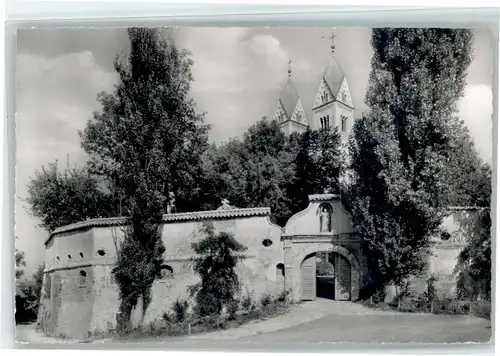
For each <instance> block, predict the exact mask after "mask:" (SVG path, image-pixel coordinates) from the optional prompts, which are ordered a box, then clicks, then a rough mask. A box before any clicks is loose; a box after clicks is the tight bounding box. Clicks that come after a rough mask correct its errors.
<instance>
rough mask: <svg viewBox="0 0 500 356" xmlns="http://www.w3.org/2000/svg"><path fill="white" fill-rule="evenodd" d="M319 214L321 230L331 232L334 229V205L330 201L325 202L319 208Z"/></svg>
mask: <svg viewBox="0 0 500 356" xmlns="http://www.w3.org/2000/svg"><path fill="white" fill-rule="evenodd" d="M318 215H319V231H320V232H331V231H332V215H333V209H332V206H331V205H330V204H328V203H323V204H321V205H320V206H319V208H318Z"/></svg>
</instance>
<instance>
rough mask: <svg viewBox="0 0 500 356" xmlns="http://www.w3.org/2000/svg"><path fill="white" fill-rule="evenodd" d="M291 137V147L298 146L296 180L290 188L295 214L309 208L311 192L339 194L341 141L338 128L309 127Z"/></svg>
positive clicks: (295, 163)
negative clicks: (319, 128)
mask: <svg viewBox="0 0 500 356" xmlns="http://www.w3.org/2000/svg"><path fill="white" fill-rule="evenodd" d="M289 140H290V147H291V149H295V146H297V148H296V149H295V152H296V154H295V159H294V166H295V172H294V179H293V181H291V184H290V186H289V187H288V194H289V195H290V200H291V204H292V212H293V213H296V212H299V211H301V210H303V209H305V208H306V207H307V205H308V204H309V199H308V195H310V194H324V193H337V194H338V193H339V177H340V172H341V169H342V167H341V162H342V159H341V143H340V135H339V133H338V128H334V129H332V130H317V131H311V130H307V131H306V132H304V133H303V134H300V135H297V137H294V136H293V135H292V136H291V137H290V139H289ZM294 141H296V142H297V144H296V145H294Z"/></svg>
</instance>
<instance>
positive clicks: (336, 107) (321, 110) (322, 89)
mask: <svg viewBox="0 0 500 356" xmlns="http://www.w3.org/2000/svg"><path fill="white" fill-rule="evenodd" d="M335 37H336V35H335V33H334V31H332V35H331V36H330V37H329V39H330V40H331V44H330V50H331V54H332V58H331V60H330V63H329V65H328V66H327V67H326V69H325V71H324V72H323V75H322V77H321V78H320V83H319V88H318V91H317V93H316V97H315V100H314V102H313V104H312V107H311V109H310V111H309V112H308V113H307V114H306V111H305V110H304V107H303V105H302V100H301V98H300V96H299V93H298V91H297V89H296V87H295V84H294V83H293V81H292V61H291V59H289V60H288V69H287V74H288V79H287V80H286V82H285V84H284V85H283V87H282V89H281V92H280V95H279V97H278V103H277V108H276V113H275V115H274V119H275V120H276V121H277V122H278V123H279V125H280V127H281V128H282V130H283V132H284V133H286V134H291V133H293V132H304V131H306V130H307V129H308V128H310V129H312V130H317V129H325V128H331V127H335V126H337V127H339V129H340V131H341V133H342V136H346V137H347V134H348V131H349V129H350V127H351V126H352V121H353V119H354V105H353V103H352V99H351V95H350V92H349V87H348V85H347V81H346V78H345V74H344V72H343V70H342V68H341V67H340V65H339V64H338V62H337V61H336V59H335V49H336V46H335ZM311 111H312V112H311Z"/></svg>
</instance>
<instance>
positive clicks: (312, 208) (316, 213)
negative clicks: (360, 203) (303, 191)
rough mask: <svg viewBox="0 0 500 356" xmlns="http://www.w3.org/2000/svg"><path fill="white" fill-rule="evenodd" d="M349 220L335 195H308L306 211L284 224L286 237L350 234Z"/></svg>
mask: <svg viewBox="0 0 500 356" xmlns="http://www.w3.org/2000/svg"><path fill="white" fill-rule="evenodd" d="M351 233H354V229H353V226H352V223H351V219H350V217H349V215H348V214H347V212H346V211H345V210H344V208H343V207H342V203H341V202H340V196H339V195H337V194H317V195H309V205H308V207H307V208H306V209H304V210H302V211H300V212H298V213H297V214H295V215H293V216H292V217H291V218H290V220H288V222H287V223H286V226H285V234H286V235H316V234H318V235H322V234H325V235H336V234H351Z"/></svg>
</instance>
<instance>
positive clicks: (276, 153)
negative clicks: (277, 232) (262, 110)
mask: <svg viewBox="0 0 500 356" xmlns="http://www.w3.org/2000/svg"><path fill="white" fill-rule="evenodd" d="M209 151H210V153H209V155H207V158H206V160H207V166H206V167H207V168H206V171H207V174H206V176H207V177H211V178H209V180H210V182H211V184H210V186H211V187H212V190H213V191H214V192H219V193H218V194H220V197H219V198H221V197H223V198H227V199H229V201H230V202H231V203H232V204H233V205H235V206H238V207H241V208H249V207H270V208H271V212H272V217H273V220H275V222H276V223H277V224H278V225H281V226H283V225H284V224H285V223H286V221H287V220H288V219H289V218H290V217H291V216H292V215H293V214H295V213H297V212H298V211H300V210H302V209H304V208H305V207H306V206H307V204H308V203H309V201H308V195H309V194H317V193H330V192H338V177H339V173H340V162H341V155H340V136H339V134H338V132H337V130H331V131H307V132H305V133H304V134H297V133H294V134H292V135H290V136H289V137H287V136H285V135H284V134H283V132H282V131H281V129H280V127H279V125H278V123H277V122H276V121H274V120H268V119H266V118H263V119H261V120H259V121H258V122H257V123H256V124H254V125H252V126H251V127H250V128H249V129H248V131H247V132H246V133H245V135H244V138H243V140H239V139H232V140H230V141H229V142H227V143H226V144H224V145H221V146H220V147H218V148H215V147H212V148H211V149H210V150H209ZM215 194H217V193H215ZM215 200H217V199H215Z"/></svg>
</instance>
